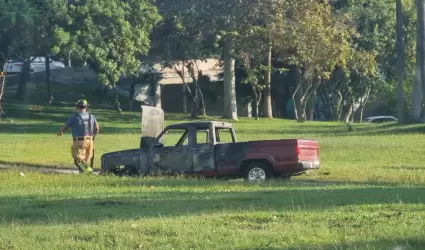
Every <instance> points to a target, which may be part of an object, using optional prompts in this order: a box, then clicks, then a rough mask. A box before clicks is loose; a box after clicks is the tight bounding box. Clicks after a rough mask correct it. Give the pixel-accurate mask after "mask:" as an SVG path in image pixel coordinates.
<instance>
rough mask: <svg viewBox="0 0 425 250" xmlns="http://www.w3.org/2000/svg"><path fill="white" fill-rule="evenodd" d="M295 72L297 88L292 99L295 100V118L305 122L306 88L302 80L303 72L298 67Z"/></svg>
mask: <svg viewBox="0 0 425 250" xmlns="http://www.w3.org/2000/svg"><path fill="white" fill-rule="evenodd" d="M295 74H296V77H295V86H297V88H296V89H295V91H294V93H293V95H292V99H293V100H294V110H295V118H296V119H297V121H298V122H304V121H305V120H306V115H305V107H302V106H303V101H302V98H303V96H304V89H303V86H302V82H301V81H302V79H301V72H299V68H298V67H296V68H295Z"/></svg>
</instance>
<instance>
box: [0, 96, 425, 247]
mask: <svg viewBox="0 0 425 250" xmlns="http://www.w3.org/2000/svg"><path fill="white" fill-rule="evenodd" d="M32 91H33V92H30V95H29V96H30V97H29V98H28V99H26V100H25V101H23V102H16V101H13V100H12V99H11V98H9V99H7V100H6V105H5V111H6V112H7V117H6V118H7V121H6V122H5V123H1V124H0V141H1V142H2V143H1V144H0V161H2V162H3V163H31V164H41V165H43V164H45V165H52V166H56V167H63V166H66V165H71V162H72V159H71V155H70V153H71V152H70V145H71V140H70V133H69V132H68V133H66V134H65V136H64V137H60V138H57V137H56V132H57V130H58V129H59V126H60V125H61V124H62V123H63V122H64V121H65V120H66V118H67V116H68V115H70V114H71V112H72V111H73V108H72V107H67V106H66V104H64V105H62V106H55V107H47V106H43V105H38V104H40V103H38V102H37V101H35V100H37V99H36V97H37V95H38V94H37V90H32ZM31 93H32V95H31ZM68 93H70V94H69V96H67V95H64V96H63V99H64V100H66V99H67V98H68V101H75V95H72V94H73V93H74V92H73V90H72V89H70V90H68ZM31 96H32V97H31ZM89 101H90V99H89ZM92 112H93V113H94V114H95V115H96V116H97V119H98V120H99V122H100V124H101V134H100V135H99V136H98V137H97V138H96V156H97V157H96V158H97V162H96V164H97V166H99V162H98V160H99V157H100V155H101V154H103V153H105V152H109V151H115V150H121V149H130V148H137V147H138V145H139V140H140V118H139V116H138V114H137V113H135V112H124V113H123V114H121V115H117V114H116V113H114V112H113V111H110V110H108V109H106V108H105V107H100V106H94V107H93V108H92ZM166 119H167V124H170V123H175V122H183V121H185V117H184V116H182V115H171V114H167V116H166ZM207 119H219V118H216V117H209V118H207ZM234 126H235V127H236V132H237V136H238V140H239V141H247V140H261V139H276V138H310V139H315V140H318V141H319V143H320V150H321V151H320V155H321V164H322V165H321V169H320V170H319V171H315V172H312V173H310V174H308V175H304V176H299V177H295V178H294V179H292V180H290V181H283V180H282V181H274V182H270V183H265V184H261V185H248V184H244V183H243V182H242V181H241V180H234V181H214V180H208V181H207V180H186V179H178V178H177V179H166V178H118V177H114V176H102V177H100V176H85V175H76V176H65V175H43V174H39V173H36V172H25V176H24V177H22V176H20V175H19V174H18V172H16V170H15V171H14V170H9V171H0V183H1V185H0V249H138V248H140V249H394V248H395V247H397V246H402V247H403V248H399V249H425V240H424V239H425V223H424V222H423V218H424V216H425V205H423V201H424V200H425V199H424V198H423V197H425V189H424V186H425V164H424V162H425V154H424V153H423V152H424V150H423V145H424V139H425V138H424V135H423V132H424V127H423V126H422V125H410V126H403V127H401V126H398V125H395V124H381V125H364V124H363V125H359V124H355V125H353V130H352V131H350V132H348V130H347V127H346V126H345V125H344V124H338V123H322V122H308V123H304V124H298V123H296V122H294V121H288V120H281V119H275V120H264V119H262V120H259V121H254V120H251V119H241V121H238V122H234Z"/></svg>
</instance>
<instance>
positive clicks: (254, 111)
mask: <svg viewBox="0 0 425 250" xmlns="http://www.w3.org/2000/svg"><path fill="white" fill-rule="evenodd" d="M251 89H252V97H253V100H252V116H253V117H255V119H256V120H258V119H260V113H259V110H258V108H259V106H260V102H261V95H259V93H258V91H257V87H256V84H255V83H251Z"/></svg>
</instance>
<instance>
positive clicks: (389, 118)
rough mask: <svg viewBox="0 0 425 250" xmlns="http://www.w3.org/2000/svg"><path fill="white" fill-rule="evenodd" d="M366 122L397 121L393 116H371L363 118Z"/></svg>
mask: <svg viewBox="0 0 425 250" xmlns="http://www.w3.org/2000/svg"><path fill="white" fill-rule="evenodd" d="M365 122H367V123H382V122H398V119H397V118H395V117H394V116H371V117H368V118H366V119H365Z"/></svg>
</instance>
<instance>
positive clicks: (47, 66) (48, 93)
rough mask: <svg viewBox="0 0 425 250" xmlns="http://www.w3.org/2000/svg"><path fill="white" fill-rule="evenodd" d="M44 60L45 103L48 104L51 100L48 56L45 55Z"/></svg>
mask: <svg viewBox="0 0 425 250" xmlns="http://www.w3.org/2000/svg"><path fill="white" fill-rule="evenodd" d="M44 60H45V65H46V84H47V103H48V104H49V105H50V104H52V102H53V96H52V84H51V82H50V56H49V55H46V56H45V57H44Z"/></svg>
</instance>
